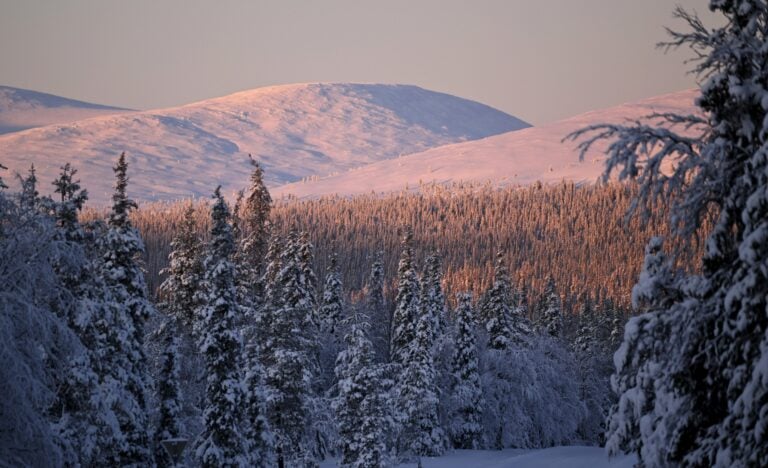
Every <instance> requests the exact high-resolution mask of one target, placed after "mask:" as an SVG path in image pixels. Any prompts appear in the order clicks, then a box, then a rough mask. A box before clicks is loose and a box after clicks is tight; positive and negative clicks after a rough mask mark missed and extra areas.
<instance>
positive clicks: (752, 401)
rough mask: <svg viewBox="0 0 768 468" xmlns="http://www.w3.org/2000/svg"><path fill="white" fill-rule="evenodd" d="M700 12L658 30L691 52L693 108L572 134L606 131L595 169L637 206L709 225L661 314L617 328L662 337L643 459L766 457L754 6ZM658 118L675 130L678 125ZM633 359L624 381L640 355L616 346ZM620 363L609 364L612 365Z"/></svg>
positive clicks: (762, 111) (767, 242)
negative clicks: (604, 158) (695, 85)
mask: <svg viewBox="0 0 768 468" xmlns="http://www.w3.org/2000/svg"><path fill="white" fill-rule="evenodd" d="M710 9H711V10H712V11H713V12H716V13H719V14H721V15H722V16H723V17H724V21H722V22H721V23H720V26H718V27H716V28H707V27H705V26H704V25H703V24H702V23H701V21H700V20H699V19H698V18H696V17H695V16H693V15H690V14H688V13H686V12H685V11H683V10H681V9H678V10H677V16H678V17H681V18H682V19H683V20H685V21H686V22H687V23H688V25H689V26H690V27H691V31H690V32H685V33H672V37H673V39H672V43H671V46H681V45H688V46H690V47H691V48H692V49H693V50H694V51H695V52H696V54H697V57H699V62H698V63H697V65H696V68H695V71H696V72H697V73H698V74H699V75H700V76H703V77H705V81H704V83H703V84H702V86H701V95H700V97H699V98H698V99H697V101H696V103H697V105H698V106H699V107H700V109H701V111H702V112H701V114H700V115H691V116H680V115H668V114H664V115H657V116H655V118H656V121H655V122H653V121H652V122H651V123H648V122H641V123H639V124H637V125H635V126H629V127H627V126H618V125H604V126H599V127H592V128H589V129H584V130H582V131H580V132H578V133H577V134H574V135H573V137H579V136H581V135H583V134H584V133H586V132H590V131H595V132H597V133H596V135H595V136H593V137H591V138H589V139H588V140H587V141H585V142H583V143H582V148H584V149H586V148H588V147H589V145H590V144H591V143H592V142H594V141H595V140H596V139H598V138H605V137H607V138H615V141H613V142H612V143H611V145H610V146H609V153H608V156H609V157H608V163H607V170H609V171H610V170H612V169H614V168H616V169H620V173H619V175H620V177H621V178H635V177H637V178H638V179H639V183H640V200H639V202H640V203H638V206H642V203H645V202H648V203H650V202H653V201H654V200H655V199H656V197H660V198H661V200H662V201H665V202H666V201H669V202H671V204H672V205H673V208H672V214H673V218H672V221H673V224H675V225H677V226H678V227H679V229H678V233H680V234H682V235H683V236H687V237H689V238H690V237H691V236H693V235H694V233H695V232H696V229H697V228H699V226H701V223H702V220H703V219H705V218H706V219H711V220H712V222H713V227H712V229H711V231H710V232H709V233H708V238H707V241H706V244H705V252H704V257H703V261H702V268H701V273H700V274H699V275H690V276H687V277H686V278H685V279H684V280H680V286H679V287H678V288H677V289H680V290H681V291H682V294H680V296H679V297H678V298H676V299H673V300H670V301H669V302H668V303H666V304H665V302H666V299H665V298H664V296H662V299H664V300H662V301H661V303H660V304H659V305H660V306H661V310H660V311H659V313H656V314H654V315H652V316H651V317H650V318H652V319H658V320H656V321H657V322H658V321H660V322H661V323H650V324H641V323H637V322H632V321H630V322H629V323H628V324H627V327H626V332H625V341H624V344H623V345H622V348H625V347H626V348H629V347H630V346H631V345H634V343H636V342H638V341H646V340H647V341H649V342H651V341H653V342H656V341H663V342H666V343H667V344H668V346H669V347H668V350H667V351H668V352H666V353H663V357H662V358H661V361H660V362H658V363H657V365H656V367H658V368H660V369H662V375H661V376H660V379H659V380H658V381H657V382H656V383H655V385H654V390H655V393H656V396H655V400H654V408H653V409H651V410H650V411H649V412H648V413H647V414H646V415H645V416H644V417H643V424H642V426H641V427H644V428H646V427H647V428H649V430H648V431H647V432H643V431H641V434H640V440H639V441H638V444H639V445H641V447H642V448H641V450H640V454H641V462H643V463H646V464H649V465H650V464H656V463H663V464H669V465H683V466H760V465H763V464H765V460H768V444H766V443H765V433H766V427H768V419H767V418H766V415H768V365H767V364H766V363H768V337H766V330H768V319H767V318H766V317H767V316H766V313H765V311H766V307H767V306H768V305H767V301H768V226H767V225H766V219H768V191H767V190H766V187H767V186H768V160H767V159H766V157H765V138H766V136H765V135H766V130H768V127H767V126H766V125H767V124H768V119H766V107H765V105H764V104H765V103H766V102H767V101H766V95H767V94H766V91H765V87H764V86H763V85H762V83H765V81H766V79H768V48H766V35H765V24H766V23H768V5H767V4H766V3H765V2H764V1H758V0H742V1H738V2H735V1H723V0H712V1H711V2H710ZM658 123H661V124H663V125H662V126H660V125H657V124H658ZM670 124H672V125H674V124H679V125H680V126H682V127H685V128H686V129H687V130H686V135H685V136H683V135H678V134H676V133H675V132H673V131H672V130H670V129H669V128H668V127H669V126H670ZM665 161H674V164H672V165H670V166H669V167H672V170H671V171H670V172H666V170H665V171H664V172H662V170H661V168H662V167H666V165H665V164H664V163H665ZM661 311H663V313H661ZM641 325H642V326H641ZM667 327H669V328H668V330H669V331H668V336H665V334H667V333H666V331H667ZM661 331H663V332H665V333H661ZM652 349H653V348H652ZM655 354H656V353H655V352H654V353H653V354H652V356H655ZM635 356H636V357H637V359H638V361H639V362H638V364H640V365H639V366H638V367H637V368H638V372H637V374H635V376H634V379H635V380H638V379H640V378H642V374H641V373H640V370H641V369H643V368H644V367H646V365H645V363H646V359H645V358H644V357H642V354H640V353H638V352H637V351H634V352H630V350H629V349H626V359H627V360H629V359H631V358H632V359H633V358H634V357H635ZM619 357H622V356H621V355H620V356H619ZM621 361H622V359H619V360H617V362H618V363H621ZM628 362H631V361H628ZM650 362H652V361H649V363H650ZM622 367H623V366H619V368H618V369H617V371H621V374H625V371H624V370H623V368H622ZM621 374H619V375H621ZM626 374H629V375H630V376H631V374H632V370H631V369H627V370H626ZM662 395H663V396H662ZM624 396H627V397H628V396H629V395H623V396H622V397H624ZM621 410H622V408H621V405H620V406H619V408H618V411H621ZM617 414H618V413H614V416H616V415H617ZM616 417H618V418H620V416H616ZM645 420H651V421H654V423H653V424H652V425H651V424H648V425H646V424H645ZM624 426H625V424H617V425H616V426H612V428H611V430H610V431H609V438H614V437H618V438H622V434H621V432H619V431H621V428H622V427H624ZM649 426H650V427H649ZM651 428H652V430H651Z"/></svg>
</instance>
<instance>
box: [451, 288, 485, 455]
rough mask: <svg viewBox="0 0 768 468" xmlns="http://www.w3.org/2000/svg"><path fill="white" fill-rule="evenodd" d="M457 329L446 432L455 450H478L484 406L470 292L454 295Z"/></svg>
mask: <svg viewBox="0 0 768 468" xmlns="http://www.w3.org/2000/svg"><path fill="white" fill-rule="evenodd" d="M456 300H457V302H458V306H457V308H456V332H455V339H454V341H455V347H454V353H453V359H452V362H451V378H452V382H451V413H450V414H449V422H448V432H449V435H450V438H451V443H452V444H453V447H454V448H457V449H479V448H480V446H481V443H482V436H483V426H482V408H483V405H484V402H483V395H482V388H481V385H480V371H479V367H478V359H479V358H478V351H477V338H476V336H475V317H474V313H473V311H472V295H471V294H470V293H460V294H457V295H456Z"/></svg>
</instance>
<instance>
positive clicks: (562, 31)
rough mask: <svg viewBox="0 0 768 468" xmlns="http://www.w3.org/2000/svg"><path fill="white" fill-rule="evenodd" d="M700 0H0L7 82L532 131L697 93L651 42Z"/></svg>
mask: <svg viewBox="0 0 768 468" xmlns="http://www.w3.org/2000/svg"><path fill="white" fill-rule="evenodd" d="M675 4H680V5H682V6H683V7H685V8H687V9H691V10H696V11H698V13H700V14H702V15H704V17H705V19H707V18H709V20H710V22H711V16H709V11H708V9H707V4H708V2H707V1H705V0H679V1H677V2H675V1H670V0H464V1H457V0H456V1H454V0H379V1H366V0H314V1H313V0H305V1H297V0H217V1H214V0H211V1H201V0H130V1H126V0H48V1H44V0H0V84H3V85H8V86H16V87H20V88H28V89H33V90H37V91H44V92H49V93H52V94H58V95H62V96H65V97H70V98H74V99H81V100H85V101H91V102H96V103H100V104H110V105H116V106H123V107H130V108H138V109H151V108H158V107H169V106H175V105H180V104H186V103H189V102H193V101H198V100H202V99H207V98H211V97H216V96H222V95H225V94H229V93H232V92H236V91H241V90H245V89H250V88H256V87H260V86H267V85H273V84H282V83H296V82H309V81H344V82H368V83H371V82H373V83H405V84H415V85H418V86H421V87H424V88H428V89H432V90H435V91H441V92H446V93H449V94H454V95H457V96H461V97H465V98H468V99H474V100H478V101H480V102H483V103H485V104H488V105H490V106H493V107H496V108H498V109H501V110H503V111H505V112H508V113H510V114H513V115H515V116H517V117H519V118H522V119H524V120H527V121H528V122H531V123H533V124H542V123H546V122H549V121H553V120H557V119H559V118H564V117H569V116H571V115H575V114H577V113H580V112H585V111H588V110H592V109H597V108H601V107H607V106H610V105H615V104H619V103H622V102H626V101H631V100H635V99H639V98H643V97H649V96H653V95H657V94H662V93H666V92H672V91H679V90H682V89H686V88H691V87H693V86H695V84H696V77H695V76H692V75H689V74H687V71H688V69H689V68H690V65H685V64H683V63H682V62H683V60H685V59H686V58H687V57H689V56H690V54H688V53H687V52H682V51H678V52H671V53H668V54H666V55H665V54H664V53H663V51H661V50H658V49H656V48H655V44H656V43H657V42H659V41H663V40H665V39H666V38H667V36H666V34H665V32H664V26H670V27H672V28H673V29H681V28H684V25H683V24H682V23H681V22H680V21H679V20H674V19H673V18H672V10H673V8H674V5H675Z"/></svg>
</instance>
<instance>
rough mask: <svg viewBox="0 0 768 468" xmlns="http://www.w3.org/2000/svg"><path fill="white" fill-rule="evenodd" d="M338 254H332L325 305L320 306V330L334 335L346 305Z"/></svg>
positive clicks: (324, 294) (326, 277)
mask: <svg viewBox="0 0 768 468" xmlns="http://www.w3.org/2000/svg"><path fill="white" fill-rule="evenodd" d="M340 276H341V275H340V273H339V267H338V264H337V260H336V253H335V252H334V253H332V254H331V258H330V264H329V265H328V272H327V273H326V275H325V287H324V288H323V303H322V305H321V306H320V312H319V316H320V329H321V330H322V331H324V332H326V333H329V334H331V335H334V334H335V333H336V332H337V328H338V326H339V323H340V321H341V319H342V315H343V312H344V305H343V302H342V294H343V292H342V285H341V277H340Z"/></svg>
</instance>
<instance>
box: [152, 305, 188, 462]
mask: <svg viewBox="0 0 768 468" xmlns="http://www.w3.org/2000/svg"><path fill="white" fill-rule="evenodd" d="M157 334H158V335H159V336H160V337H161V341H162V346H163V349H162V354H161V355H160V363H159V364H160V366H159V367H160V374H159V377H158V379H157V384H156V390H157V400H158V401H159V403H160V411H159V412H160V414H159V417H158V421H157V426H156V427H155V434H154V445H155V446H154V452H155V453H154V455H155V463H157V466H158V467H171V466H173V464H174V463H173V460H171V458H170V456H169V455H168V453H167V452H166V451H165V449H164V448H163V445H162V441H164V440H167V439H175V438H178V437H181V435H182V434H183V432H184V428H183V426H182V422H181V409H182V397H181V387H180V382H179V366H180V364H181V362H180V361H181V356H180V355H179V337H178V335H179V331H178V330H177V329H176V324H175V318H169V319H166V322H165V323H163V325H162V326H161V327H160V329H159V330H158V331H157Z"/></svg>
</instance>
